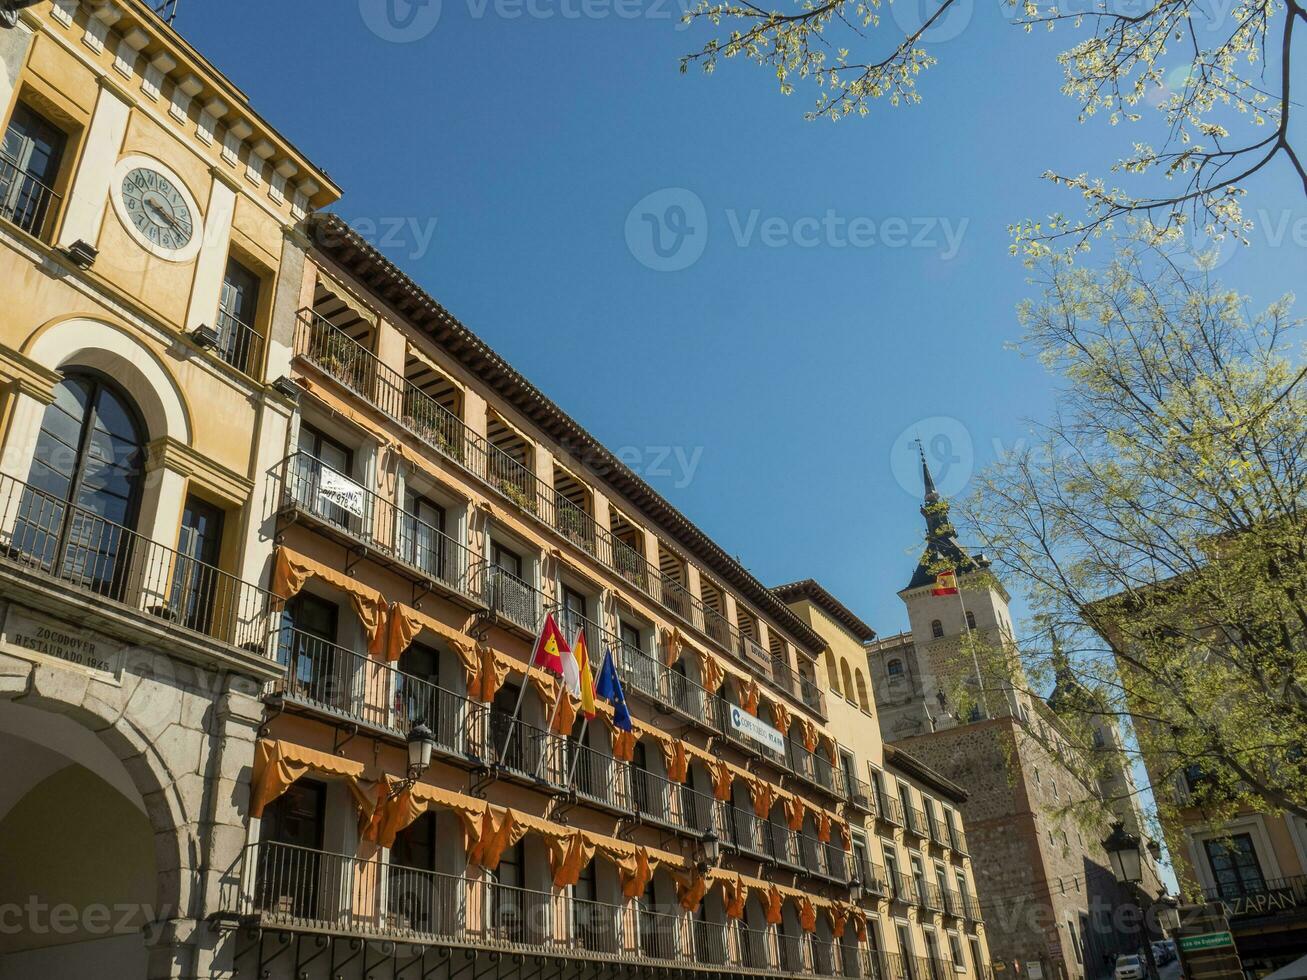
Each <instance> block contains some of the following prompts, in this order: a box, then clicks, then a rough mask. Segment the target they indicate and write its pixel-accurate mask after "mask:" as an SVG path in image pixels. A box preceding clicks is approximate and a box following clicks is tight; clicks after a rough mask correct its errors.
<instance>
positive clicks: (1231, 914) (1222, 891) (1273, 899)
mask: <svg viewBox="0 0 1307 980" xmlns="http://www.w3.org/2000/svg"><path fill="white" fill-rule="evenodd" d="M1203 897H1204V898H1205V899H1206V900H1207V901H1208V902H1220V903H1221V905H1222V906H1223V907H1224V909H1225V914H1226V916H1227V918H1229V919H1230V922H1231V924H1232V925H1236V926H1237V925H1239V924H1241V923H1243V922H1252V921H1257V920H1264V919H1267V918H1272V917H1274V916H1278V915H1286V916H1288V915H1296V916H1303V917H1307V875H1297V876H1295V877H1292V878H1268V879H1266V880H1264V881H1250V882H1228V883H1226V884H1225V885H1223V886H1221V887H1218V888H1207V889H1204V891H1203Z"/></svg>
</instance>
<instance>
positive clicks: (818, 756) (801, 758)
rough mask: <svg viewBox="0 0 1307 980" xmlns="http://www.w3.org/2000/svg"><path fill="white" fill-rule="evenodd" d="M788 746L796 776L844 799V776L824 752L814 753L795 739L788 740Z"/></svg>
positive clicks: (791, 764)
mask: <svg viewBox="0 0 1307 980" xmlns="http://www.w3.org/2000/svg"><path fill="white" fill-rule="evenodd" d="M788 745H789V750H790V768H791V769H792V770H793V772H794V774H795V775H796V776H798V777H799V778H800V779H802V780H803V781H804V782H806V783H808V784H810V785H812V786H816V787H817V788H818V789H822V790H825V791H826V792H827V793H829V794H830V795H831V796H834V797H836V798H838V799H841V800H842V799H844V794H845V789H844V774H843V773H842V772H840V771H839V770H838V769H836V768H835V766H834V764H833V763H832V762H831V761H830V759H829V758H828V757H827V756H826V754H825V753H824V752H813V751H811V750H809V749H808V748H807V746H805V745H802V744H800V743H799V742H796V741H795V740H793V739H790V740H788Z"/></svg>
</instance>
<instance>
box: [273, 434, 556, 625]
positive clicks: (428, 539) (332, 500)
mask: <svg viewBox="0 0 1307 980" xmlns="http://www.w3.org/2000/svg"><path fill="white" fill-rule="evenodd" d="M278 475H279V479H280V482H281V487H280V502H279V508H280V510H281V512H282V513H283V514H288V515H294V516H296V517H306V518H308V519H309V520H310V521H312V522H314V523H316V524H317V525H319V526H320V527H323V528H326V529H327V530H328V531H330V532H331V533H334V534H337V535H340V536H342V537H345V538H348V539H350V540H351V541H353V542H357V543H358V544H359V545H361V546H362V547H364V548H366V549H367V550H368V551H369V553H371V554H372V555H374V556H375V557H376V558H377V559H378V560H379V561H381V562H382V563H383V564H387V565H389V566H392V567H394V568H395V569H396V570H397V571H402V572H404V573H405V574H407V575H408V576H409V577H411V578H416V579H419V580H421V581H423V582H427V583H429V584H431V585H438V586H440V587H442V588H444V589H445V590H447V591H449V592H454V593H457V594H458V595H460V596H463V597H466V598H474V599H478V600H479V599H480V598H481V589H482V585H483V583H482V581H481V579H480V578H479V577H476V576H475V571H476V569H475V568H474V567H473V564H472V560H471V559H472V552H470V551H469V550H468V549H467V548H466V547H465V546H464V545H463V544H462V543H461V542H459V541H456V540H454V539H453V538H451V537H450V536H449V535H447V534H445V533H444V532H443V531H442V530H440V528H438V527H435V526H433V525H431V524H429V523H427V522H426V521H424V520H423V519H422V518H420V517H418V516H417V515H415V514H410V513H408V512H407V511H405V510H404V509H403V508H401V507H397V506H395V504H394V503H393V502H392V501H390V500H389V499H388V498H386V497H383V496H382V495H381V494H378V493H375V492H373V491H371V490H369V489H367V488H366V487H364V486H362V485H361V484H359V483H356V482H355V481H354V480H353V479H352V478H351V477H349V476H347V475H346V474H344V473H341V472H340V471H339V470H336V469H334V468H332V467H331V466H328V465H327V464H326V463H324V462H322V460H320V459H317V458H316V457H314V456H311V455H309V454H308V453H304V452H299V453H293V454H292V455H290V456H287V457H286V459H285V460H283V461H282V463H281V466H280V467H279V469H278ZM531 628H534V624H532V627H531Z"/></svg>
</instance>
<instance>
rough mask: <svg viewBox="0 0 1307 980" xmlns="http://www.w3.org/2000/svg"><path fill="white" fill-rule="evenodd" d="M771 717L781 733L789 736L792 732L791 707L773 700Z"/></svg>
mask: <svg viewBox="0 0 1307 980" xmlns="http://www.w3.org/2000/svg"><path fill="white" fill-rule="evenodd" d="M771 718H772V722H773V723H774V724H775V725H776V728H777V729H778V730H779V731H780V733H781V734H782V735H785V736H786V737H788V736H789V734H790V709H789V708H787V707H786V706H785V705H783V704H781V702H779V701H773V702H772V706H771Z"/></svg>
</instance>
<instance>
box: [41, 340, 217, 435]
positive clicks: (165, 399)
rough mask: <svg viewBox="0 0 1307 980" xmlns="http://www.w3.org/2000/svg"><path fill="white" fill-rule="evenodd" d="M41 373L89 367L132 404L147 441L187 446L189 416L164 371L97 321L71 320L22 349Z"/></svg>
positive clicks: (131, 342) (135, 345) (138, 345)
mask: <svg viewBox="0 0 1307 980" xmlns="http://www.w3.org/2000/svg"><path fill="white" fill-rule="evenodd" d="M24 346H25V350H24V353H25V354H27V356H28V357H30V358H32V360H34V361H36V362H37V363H38V364H40V365H41V366H42V367H45V368H48V369H50V370H51V371H62V370H66V369H67V368H69V367H74V366H75V367H88V368H95V369H97V370H99V371H103V372H104V373H105V374H107V375H109V376H110V377H112V378H113V379H114V380H115V381H116V382H117V383H118V384H119V385H121V386H122V388H123V389H124V390H125V391H126V392H127V394H129V395H130V396H131V397H132V400H133V401H135V402H136V406H137V408H138V409H139V410H140V412H141V416H142V419H143V421H144V422H145V427H146V430H147V431H148V434H149V439H150V440H155V439H161V438H163V437H165V436H167V437H169V438H172V439H176V440H177V441H178V442H180V443H183V444H184V445H190V442H191V432H192V429H191V413H190V410H189V409H188V407H187V405H186V402H185V399H184V398H183V396H182V393H181V388H180V386H179V385H178V384H177V382H176V381H175V380H174V379H173V377H172V375H171V374H170V373H169V371H168V370H167V368H165V367H164V365H163V364H162V363H161V362H160V361H159V359H158V358H157V357H156V356H155V355H154V354H153V353H152V352H151V351H149V350H147V349H146V347H145V346H144V345H143V344H141V343H140V342H139V341H137V340H136V339H135V338H133V337H132V336H130V335H129V334H128V333H126V332H125V331H123V330H121V329H119V328H117V327H114V326H111V325H109V324H107V323H105V322H103V321H101V320H91V319H86V318H75V319H71V320H63V321H60V322H57V323H53V324H49V325H47V326H45V327H43V328H42V329H41V330H39V331H37V332H36V333H35V334H34V335H33V336H32V337H31V338H30V339H29V340H28V342H27V344H25V345H24Z"/></svg>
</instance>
